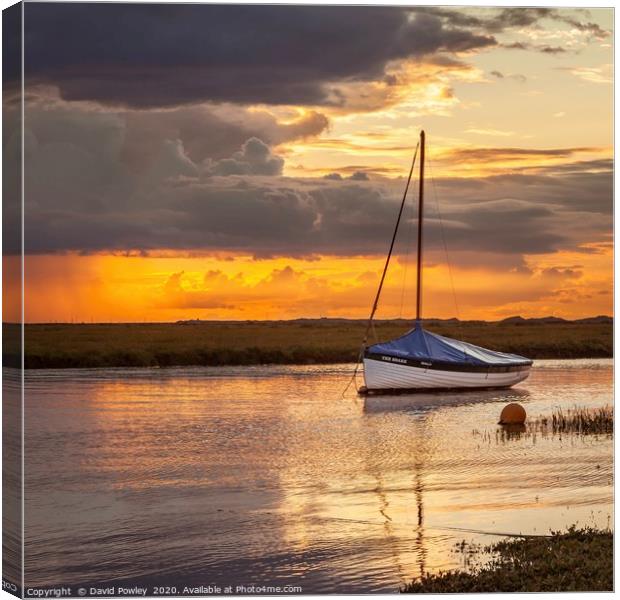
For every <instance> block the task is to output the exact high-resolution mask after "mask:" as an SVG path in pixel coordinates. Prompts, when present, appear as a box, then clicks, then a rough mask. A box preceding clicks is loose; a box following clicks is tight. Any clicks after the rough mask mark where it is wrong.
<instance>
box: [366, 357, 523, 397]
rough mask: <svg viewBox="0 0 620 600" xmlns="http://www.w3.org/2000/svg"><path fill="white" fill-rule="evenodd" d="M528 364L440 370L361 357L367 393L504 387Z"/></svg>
mask: <svg viewBox="0 0 620 600" xmlns="http://www.w3.org/2000/svg"><path fill="white" fill-rule="evenodd" d="M529 374H530V366H529V365H528V366H523V367H520V368H519V369H518V370H508V371H503V372H501V371H500V372H493V371H492V370H491V371H488V372H487V371H474V372H469V371H462V370H459V371H443V370H441V369H438V368H432V369H427V368H423V367H416V366H411V365H406V364H397V363H394V362H388V361H383V360H376V359H370V358H366V357H365V358H364V383H365V384H366V389H367V390H368V391H369V392H372V391H375V390H376V391H380V390H429V389H436V390H448V389H467V388H471V389H481V388H506V387H511V386H513V385H515V384H517V383H519V382H521V381H524V380H525V379H527V377H528V376H529Z"/></svg>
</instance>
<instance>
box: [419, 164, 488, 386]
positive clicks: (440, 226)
mask: <svg viewBox="0 0 620 600" xmlns="http://www.w3.org/2000/svg"><path fill="white" fill-rule="evenodd" d="M429 154H430V152H429ZM428 166H429V172H430V176H431V182H432V184H433V196H434V197H435V207H436V208H437V216H438V217H439V230H440V231H441V241H442V242H443V249H444V251H445V253H446V264H447V265H448V276H449V279H450V287H451V288H452V297H453V299H454V309H455V312H456V321H457V327H458V329H459V331H460V335H461V338H462V337H463V324H462V322H461V314H460V311H459V303H458V301H457V299H456V288H455V287H454V278H453V277H452V266H451V265H450V254H449V252H448V244H447V243H446V235H445V232H444V227H443V219H442V217H441V210H440V208H439V200H438V199H437V187H436V185H435V177H434V176H433V165H432V163H431V159H430V157H429V159H428ZM461 351H462V352H463V354H464V355H465V357H469V355H468V354H467V348H465V347H464V346H463V348H462V349H461ZM487 377H488V373H487Z"/></svg>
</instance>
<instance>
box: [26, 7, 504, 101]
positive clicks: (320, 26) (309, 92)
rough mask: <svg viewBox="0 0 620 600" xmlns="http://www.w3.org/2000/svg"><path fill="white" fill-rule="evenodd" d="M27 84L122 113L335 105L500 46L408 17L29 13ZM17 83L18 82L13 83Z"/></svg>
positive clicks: (321, 10)
mask: <svg viewBox="0 0 620 600" xmlns="http://www.w3.org/2000/svg"><path fill="white" fill-rule="evenodd" d="M25 10H26V20H25V22H26V28H27V29H26V39H27V41H28V43H27V44H26V56H25V61H26V80H27V83H28V84H30V85H31V84H37V83H46V84H54V85H57V86H58V87H59V89H60V93H61V95H62V97H63V98H64V99H67V100H92V101H97V102H99V103H104V104H111V105H121V106H126V107H140V108H153V107H169V106H178V105H183V104H195V103H201V102H206V101H211V102H235V103H242V104H243V103H266V104H304V105H322V104H323V105H330V104H339V103H342V102H343V101H344V100H343V96H342V94H341V93H339V90H338V84H339V83H342V82H351V81H376V80H382V79H383V78H384V77H385V69H386V65H387V64H388V63H389V62H390V61H395V60H400V59H410V58H421V57H424V56H428V55H432V54H433V53H437V52H448V53H451V52H464V51H470V50H476V49H480V48H486V47H489V46H493V45H496V44H497V42H496V40H495V38H494V37H493V36H492V35H489V34H486V33H475V32H472V31H470V30H469V29H466V28H461V27H459V26H458V24H446V22H445V19H442V18H440V17H439V16H437V15H434V14H431V13H422V12H420V13H414V12H412V11H411V10H410V9H407V8H404V7H372V6H365V7H352V6H347V7H341V6H284V5H281V6H266V5H265V6H258V5H257V6H248V5H245V6H243V5H237V6H221V5H196V4H194V5H187V4H186V5H165V4H159V5H155V4H151V5H139V4H133V5H130V4H73V3H66V4H63V3H53V4H45V3H41V4H37V3H32V4H28V5H27V6H26V8H25ZM14 75H15V76H17V74H14Z"/></svg>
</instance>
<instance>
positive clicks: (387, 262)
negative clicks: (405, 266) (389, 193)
mask: <svg viewBox="0 0 620 600" xmlns="http://www.w3.org/2000/svg"><path fill="white" fill-rule="evenodd" d="M419 148H420V142H418V143H417V145H416V147H415V152H414V153H413V160H412V161H411V169H409V177H407V185H406V186H405V192H404V194H403V199H402V201H401V203H400V209H399V211H398V217H397V219H396V226H395V227H394V233H393V234H392V241H391V242H390V249H389V250H388V255H387V258H386V259H385V265H384V267H383V273H382V274H381V281H379V288H378V289H377V295H376V296H375V301H374V302H373V304H372V310H371V311H370V317H368V324H367V325H366V332H365V333H364V340H363V342H362V346H361V348H360V351H359V354H358V356H357V363H356V364H355V369H354V370H353V375H352V376H351V379H350V380H349V383H347V387H345V388H344V390H343V392H342V396H343V397H344V395H345V394H346V392H347V390H348V389H349V387H351V384H352V383H353V382H354V381H355V389H356V390H357V391H359V388H358V387H357V382H356V380H355V377H356V376H357V372H358V370H359V366H360V364H361V362H362V357H363V355H364V349H365V348H366V344H367V343H368V334H369V333H370V330H371V328H372V327H373V318H374V316H375V313H376V312H377V308H378V306H379V297H380V296H381V290H382V289H383V282H384V281H385V276H386V274H387V270H388V267H389V266H390V259H391V258H392V252H393V250H394V243H395V242H396V235H397V234H398V227H399V225H400V219H401V217H402V216H403V209H404V208H405V201H406V200H407V192H408V191H409V184H410V183H411V177H412V176H413V169H414V167H415V161H416V158H417V157H418V150H419ZM373 331H374V330H373Z"/></svg>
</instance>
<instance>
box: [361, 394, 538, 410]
mask: <svg viewBox="0 0 620 600" xmlns="http://www.w3.org/2000/svg"><path fill="white" fill-rule="evenodd" d="M528 396H529V392H528V391H527V390H522V389H501V390H465V391H459V392H454V391H452V392H450V391H447V392H446V391H442V392H441V393H439V392H415V393H409V394H407V393H402V394H398V395H394V394H371V395H367V396H366V397H365V398H364V412H367V413H380V412H389V411H391V410H396V411H398V410H411V411H419V412H427V411H431V410H433V409H436V408H440V407H442V406H462V405H463V404H470V403H474V402H475V403H478V402H502V403H505V402H517V401H523V400H525V399H526V398H527V397H528Z"/></svg>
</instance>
